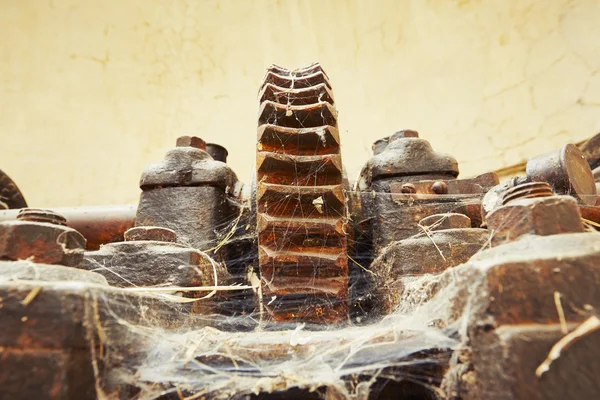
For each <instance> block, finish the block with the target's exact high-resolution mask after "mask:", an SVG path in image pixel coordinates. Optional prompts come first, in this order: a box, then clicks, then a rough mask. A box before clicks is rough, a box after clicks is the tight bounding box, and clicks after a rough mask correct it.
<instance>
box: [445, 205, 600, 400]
mask: <svg viewBox="0 0 600 400" xmlns="http://www.w3.org/2000/svg"><path fill="white" fill-rule="evenodd" d="M547 199H551V198H544V199H530V200H522V201H532V202H535V201H548V200H547ZM567 199H568V200H569V201H570V202H572V203H575V200H574V199H572V198H568V197H567ZM557 215H558V214H553V215H547V216H546V217H547V219H548V224H557V223H559V220H560V216H559V217H558V218H554V217H555V216H557ZM599 238H600V235H599V234H597V233H568V234H557V235H551V236H530V237H528V238H526V239H523V240H519V241H516V242H512V243H506V244H503V245H502V246H498V247H495V248H492V249H488V250H486V251H483V252H481V253H479V254H477V255H475V256H474V257H473V258H472V259H471V260H470V261H469V262H468V263H466V264H464V265H462V266H459V267H457V268H454V269H453V270H452V271H447V273H446V274H444V275H443V276H442V278H441V280H440V282H438V285H443V284H444V283H443V281H444V280H446V279H447V281H448V282H453V283H454V284H458V285H459V287H458V288H457V292H456V293H457V295H456V296H455V297H454V299H452V300H450V301H449V310H450V311H449V315H450V320H449V321H446V322H447V323H452V320H454V319H456V318H461V319H462V320H463V322H462V323H463V324H464V326H465V327H468V328H467V336H468V337H467V341H466V347H464V348H463V349H461V354H462V356H459V357H457V358H454V361H453V362H452V363H451V368H450V371H449V372H448V374H447V375H446V378H445V382H444V384H443V388H444V389H445V392H446V393H447V395H448V398H462V399H474V400H480V399H481V400H483V399H485V400H488V399H525V398H527V399H540V400H541V399H544V400H546V399H557V400H558V399H564V398H593V397H594V396H595V394H596V393H598V389H599V388H598V384H597V382H596V381H597V380H596V379H595V376H597V375H598V374H599V373H600V364H599V363H598V349H599V348H600V335H598V333H599V332H596V333H592V332H590V334H586V335H585V336H584V337H582V338H581V342H579V341H577V343H575V344H574V345H573V347H570V348H569V349H568V351H565V352H563V353H562V354H560V358H559V359H558V360H555V362H554V363H552V365H551V366H550V369H549V371H548V372H546V373H544V374H543V375H542V376H541V377H540V376H536V370H538V368H539V366H540V365H541V364H542V363H543V362H544V360H545V359H546V358H547V357H548V355H549V354H550V351H551V348H552V347H553V345H555V344H556V343H557V342H558V341H559V340H560V339H561V338H563V337H564V336H565V334H566V333H567V332H570V331H573V329H575V328H576V327H577V326H579V324H581V323H583V322H584V321H585V320H586V319H587V318H588V317H590V316H591V315H592V314H593V313H594V311H593V310H597V309H598V308H599V307H600V293H599V292H598V290H597V285H598V281H599V280H600V269H598V265H600V264H599V263H600V248H599V247H598V243H599ZM466 293H468V294H469V295H465V294H466ZM557 297H558V298H559V301H557ZM563 357H564V358H563ZM569 379H573V380H572V381H571V380H569Z"/></svg>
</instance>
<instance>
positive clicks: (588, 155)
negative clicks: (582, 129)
mask: <svg viewBox="0 0 600 400" xmlns="http://www.w3.org/2000/svg"><path fill="white" fill-rule="evenodd" d="M578 147H579V150H580V151H581V154H582V155H583V157H584V158H585V159H586V160H587V161H588V164H590V167H591V169H596V168H598V167H600V133H597V134H596V135H594V136H592V137H591V138H589V139H588V140H586V141H585V142H583V143H582V144H580V145H579V146H578Z"/></svg>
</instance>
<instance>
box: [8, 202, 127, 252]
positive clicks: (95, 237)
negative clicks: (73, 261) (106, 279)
mask: <svg viewBox="0 0 600 400" xmlns="http://www.w3.org/2000/svg"><path fill="white" fill-rule="evenodd" d="M136 208H137V207H136V206H135V205H120V206H86V207H61V208H53V209H51V210H50V211H52V212H54V213H56V214H59V215H62V216H63V217H65V219H66V220H67V221H66V224H67V226H69V227H71V228H73V229H75V230H76V231H78V232H79V233H81V234H82V235H83V236H84V237H85V238H86V240H87V243H86V249H87V250H98V249H99V248H100V246H101V245H103V244H107V243H112V242H122V241H123V233H125V231H126V230H127V229H129V228H132V227H133V225H134V224H135V213H136ZM18 213H19V210H6V211H1V210H0V222H4V221H13V220H15V219H17V215H18Z"/></svg>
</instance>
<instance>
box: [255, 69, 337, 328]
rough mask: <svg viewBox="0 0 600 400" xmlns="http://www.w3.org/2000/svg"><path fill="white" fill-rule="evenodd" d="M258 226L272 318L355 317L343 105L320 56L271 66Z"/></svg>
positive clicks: (259, 160) (262, 124) (263, 112)
mask: <svg viewBox="0 0 600 400" xmlns="http://www.w3.org/2000/svg"><path fill="white" fill-rule="evenodd" d="M259 100H260V109H259V117H258V145H257V154H256V165H257V167H256V168H257V187H256V203H257V213H258V215H257V232H258V245H259V264H260V272H261V286H262V295H263V303H264V304H263V305H264V309H265V316H266V319H267V322H298V323H300V322H307V323H317V324H324V323H327V324H343V323H345V322H346V321H347V320H348V254H347V250H346V224H347V216H346V209H347V207H346V198H345V196H344V186H343V174H342V160H341V155H340V138H339V132H338V129H337V111H336V109H335V104H334V98H333V93H332V90H331V85H330V83H329V78H328V77H327V75H326V74H325V72H324V71H323V69H322V68H321V66H320V64H319V63H314V64H311V65H309V66H306V67H302V68H299V69H295V70H288V69H285V68H282V67H278V66H275V65H273V66H271V67H270V68H269V69H268V70H267V73H266V75H265V78H264V80H263V84H262V86H261V90H260V92H259Z"/></svg>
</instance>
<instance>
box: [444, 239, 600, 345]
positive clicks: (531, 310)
mask: <svg viewBox="0 0 600 400" xmlns="http://www.w3.org/2000/svg"><path fill="white" fill-rule="evenodd" d="M599 244H600V234H598V233H595V232H589V233H567V234H557V235H551V236H530V237H528V238H527V239H523V240H519V241H516V242H510V243H506V244H503V245H502V246H498V247H494V248H491V249H488V250H485V251H483V252H481V253H478V254H476V255H474V256H473V257H472V258H471V259H470V260H469V261H468V262H467V263H465V264H463V265H460V266H458V267H456V268H454V269H453V270H452V271H447V273H449V274H448V275H444V277H446V278H447V279H449V280H455V281H456V282H458V285H460V287H458V288H457V295H456V297H455V298H454V299H453V300H452V306H451V308H452V309H453V310H455V311H453V313H452V314H453V316H452V317H451V319H452V318H460V317H461V313H462V311H463V310H466V309H468V311H469V314H468V315H467V316H466V317H467V318H468V321H469V323H468V326H469V332H470V335H471V336H472V337H473V335H476V334H477V332H478V331H482V330H483V331H485V330H489V329H494V328H497V327H499V326H502V325H518V324H555V323H559V314H558V311H557V305H556V300H555V296H557V295H556V294H555V293H559V294H560V298H561V299H562V300H561V302H562V307H563V314H564V318H565V320H566V321H567V322H572V323H580V322H582V321H583V320H584V319H585V318H586V315H585V313H584V312H582V310H585V309H588V308H590V307H591V308H592V309H599V308H600V291H599V290H598V282H600V268H598V266H599V265H600V264H599V263H600V245H599ZM450 272H451V273H450ZM463 286H464V288H463ZM461 288H462V289H461ZM467 293H473V294H474V295H473V296H471V297H469V296H466V294H467ZM467 303H468V304H467ZM467 305H468V307H467Z"/></svg>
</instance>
